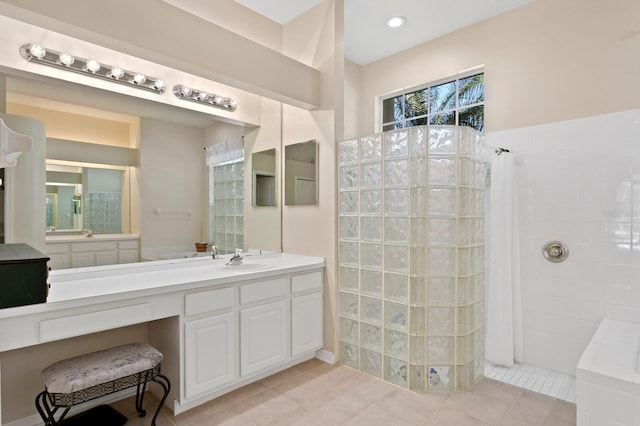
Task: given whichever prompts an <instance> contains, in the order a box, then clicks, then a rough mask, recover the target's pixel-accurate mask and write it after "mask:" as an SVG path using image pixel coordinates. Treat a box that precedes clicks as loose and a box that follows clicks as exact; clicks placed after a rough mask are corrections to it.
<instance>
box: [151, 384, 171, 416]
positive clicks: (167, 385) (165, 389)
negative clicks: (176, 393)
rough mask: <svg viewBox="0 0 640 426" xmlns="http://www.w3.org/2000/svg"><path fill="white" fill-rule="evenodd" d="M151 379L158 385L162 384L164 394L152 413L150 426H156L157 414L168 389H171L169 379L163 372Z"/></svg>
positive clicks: (165, 398)
mask: <svg viewBox="0 0 640 426" xmlns="http://www.w3.org/2000/svg"><path fill="white" fill-rule="evenodd" d="M151 380H153V381H154V382H156V383H158V384H159V385H160V386H162V389H164V395H162V399H161V400H160V403H159V404H158V408H156V413H155V414H154V415H153V420H151V426H156V418H158V414H160V410H162V406H163V405H164V403H165V401H166V400H167V396H168V395H169V390H171V382H170V381H169V378H168V377H167V376H165V375H164V374H158V375H157V376H156V377H154V378H153V379H151Z"/></svg>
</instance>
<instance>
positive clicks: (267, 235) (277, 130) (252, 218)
mask: <svg viewBox="0 0 640 426" xmlns="http://www.w3.org/2000/svg"><path fill="white" fill-rule="evenodd" d="M260 121H261V123H262V125H261V126H260V127H259V128H256V129H251V130H249V131H248V132H247V134H246V136H245V139H244V146H245V182H244V187H245V199H244V243H245V246H246V248H248V249H261V250H276V251H277V250H282V238H281V235H282V221H281V212H282V196H281V193H280V191H277V196H276V204H277V205H276V207H253V206H252V205H251V204H252V196H251V194H252V192H251V191H252V184H253V182H252V180H253V175H252V172H251V170H252V167H253V164H252V159H251V153H253V152H260V151H264V150H267V149H271V148H275V150H276V186H277V187H279V185H280V182H281V181H282V167H281V162H280V153H281V152H282V147H281V142H282V104H281V103H280V102H277V101H273V100H270V99H265V98H263V99H262V101H261V114H260Z"/></svg>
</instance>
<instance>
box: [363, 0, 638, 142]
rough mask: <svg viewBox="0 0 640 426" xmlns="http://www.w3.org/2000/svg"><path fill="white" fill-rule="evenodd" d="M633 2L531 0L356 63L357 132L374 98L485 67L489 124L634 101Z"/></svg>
mask: <svg viewBox="0 0 640 426" xmlns="http://www.w3.org/2000/svg"><path fill="white" fill-rule="evenodd" d="M639 22H640V5H639V4H638V1H637V0H614V1H612V2H603V1H600V0H562V1H557V0H536V1H535V2H533V3H530V4H529V5H526V6H523V7H521V8H518V9H516V10H514V11H511V12H508V13H506V14H503V15H500V16H498V17H495V18H493V19H489V20H486V21H483V22H480V23H478V24H476V25H472V26H470V27H467V28H465V29H462V30H460V31H457V32H455V33H452V34H449V35H447V36H444V37H442V38H439V39H437V40H434V41H432V42H430V43H426V44H423V45H420V46H418V47H415V48H412V49H409V50H406V51H404V52H402V53H399V54H397V55H394V56H392V57H389V58H385V59H382V60H380V61H378V62H375V63H372V64H369V65H367V66H365V67H363V68H362V70H361V72H362V91H361V94H360V96H359V106H360V108H359V110H360V111H361V112H360V114H359V117H358V118H357V119H356V120H359V128H358V134H357V135H351V136H364V135H366V134H370V133H373V132H375V131H376V128H375V125H374V123H375V114H374V105H375V97H376V96H378V95H381V94H385V93H389V92H392V91H396V90H398V89H401V88H404V87H412V86H415V85H419V84H423V83H426V82H430V81H434V80H438V79H441V78H443V77H445V76H448V75H452V74H455V73H457V72H460V71H462V70H466V69H468V68H471V67H475V66H478V65H484V66H485V77H486V105H485V114H486V117H485V119H486V131H487V132H494V131H498V130H505V129H512V128H519V127H524V126H531V125H536V124H541V123H548V122H555V121H560V120H567V119H572V118H578V117H586V116H591V115H596V114H602V113H606V112H614V111H623V110H628V109H633V108H638V107H640V95H639V94H640V55H639V54H638V52H640V35H639V31H640V24H639Z"/></svg>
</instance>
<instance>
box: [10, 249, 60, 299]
mask: <svg viewBox="0 0 640 426" xmlns="http://www.w3.org/2000/svg"><path fill="white" fill-rule="evenodd" d="M48 260H49V257H48V256H46V255H45V254H43V253H41V252H39V251H38V250H36V249H34V248H33V247H31V246H29V245H27V244H0V308H10V307H13V306H22V305H31V304H34V303H44V302H46V301H47V290H48V284H47V277H48V268H47V261H48Z"/></svg>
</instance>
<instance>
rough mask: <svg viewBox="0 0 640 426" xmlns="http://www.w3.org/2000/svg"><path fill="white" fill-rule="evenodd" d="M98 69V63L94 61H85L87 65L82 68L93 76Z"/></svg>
mask: <svg viewBox="0 0 640 426" xmlns="http://www.w3.org/2000/svg"><path fill="white" fill-rule="evenodd" d="M100 68H101V65H100V63H99V62H98V61H96V60H95V59H89V60H88V61H87V64H86V65H85V66H84V69H85V70H87V71H89V72H90V73H92V74H95V73H97V72H98V71H100Z"/></svg>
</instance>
